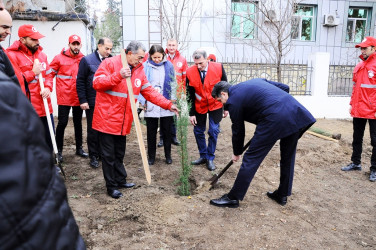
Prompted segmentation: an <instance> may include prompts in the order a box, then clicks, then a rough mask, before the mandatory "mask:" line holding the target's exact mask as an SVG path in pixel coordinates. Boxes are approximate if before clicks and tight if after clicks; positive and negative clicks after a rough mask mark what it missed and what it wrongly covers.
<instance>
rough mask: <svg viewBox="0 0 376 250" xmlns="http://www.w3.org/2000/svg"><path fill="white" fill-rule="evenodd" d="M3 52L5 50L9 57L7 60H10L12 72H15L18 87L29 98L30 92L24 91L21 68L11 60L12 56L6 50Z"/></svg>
mask: <svg viewBox="0 0 376 250" xmlns="http://www.w3.org/2000/svg"><path fill="white" fill-rule="evenodd" d="M4 52H5V54H7V56H8V58H9V61H10V63H11V64H12V66H13V69H14V73H15V74H16V77H17V79H18V82H19V83H20V87H21V90H22V93H24V95H26V97H27V98H28V99H30V93H29V92H27V91H26V86H25V79H24V77H23V75H22V71H21V69H20V68H19V67H18V65H17V64H16V63H15V62H13V60H12V58H11V57H10V55H9V52H8V51H6V50H5V51H4Z"/></svg>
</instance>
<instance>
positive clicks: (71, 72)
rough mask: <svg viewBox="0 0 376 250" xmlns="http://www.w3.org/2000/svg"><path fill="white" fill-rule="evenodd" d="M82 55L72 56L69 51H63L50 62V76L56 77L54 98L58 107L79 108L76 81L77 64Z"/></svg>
mask: <svg viewBox="0 0 376 250" xmlns="http://www.w3.org/2000/svg"><path fill="white" fill-rule="evenodd" d="M82 57H84V55H83V54H82V53H81V52H80V53H79V54H78V55H72V53H71V51H70V49H65V48H64V49H63V50H62V51H61V53H60V54H58V55H57V56H55V57H54V59H53V60H52V62H51V64H50V67H51V70H52V71H51V74H52V77H54V76H55V75H56V98H57V104H58V105H65V106H80V102H79V100H78V96H77V90H76V79H77V72H78V64H79V63H80V61H81V58H82Z"/></svg>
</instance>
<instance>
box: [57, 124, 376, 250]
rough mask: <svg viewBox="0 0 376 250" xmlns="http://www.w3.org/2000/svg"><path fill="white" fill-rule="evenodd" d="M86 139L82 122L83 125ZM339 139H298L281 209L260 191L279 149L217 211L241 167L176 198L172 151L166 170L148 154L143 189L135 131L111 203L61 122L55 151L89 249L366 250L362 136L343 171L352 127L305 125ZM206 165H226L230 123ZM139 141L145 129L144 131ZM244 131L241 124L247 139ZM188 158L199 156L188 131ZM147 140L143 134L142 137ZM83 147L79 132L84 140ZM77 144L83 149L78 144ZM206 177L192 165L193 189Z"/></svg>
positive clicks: (369, 186) (371, 193)
mask: <svg viewBox="0 0 376 250" xmlns="http://www.w3.org/2000/svg"><path fill="white" fill-rule="evenodd" d="M83 125H84V135H86V120H85V119H84V120H83ZM314 126H315V127H317V128H320V129H322V130H325V131H326V132H329V133H341V135H342V138H341V139H340V140H339V141H338V142H334V141H330V140H325V139H322V138H319V137H316V136H313V135H309V134H305V135H304V136H303V137H302V138H301V140H300V141H299V144H298V150H297V156H296V165H295V178H294V185H293V193H292V196H290V197H289V198H288V203H287V205H286V206H280V205H278V204H277V203H275V202H273V201H272V200H270V199H269V198H268V197H267V196H266V195H265V194H266V192H267V191H273V190H275V189H276V188H277V187H278V184H279V146H278V145H276V146H275V147H274V148H273V149H272V151H271V152H270V153H269V155H268V156H267V158H266V159H265V160H264V162H263V163H262V165H261V167H260V168H259V170H258V172H257V174H256V176H255V178H254V179H253V181H252V183H251V186H250V188H249V190H248V193H247V195H246V196H245V199H244V200H243V201H241V203H240V207H239V208H235V209H234V208H218V207H213V206H211V205H210V204H209V201H210V199H213V198H218V197H220V196H222V195H223V194H225V193H227V192H228V191H229V190H230V188H231V187H232V184H233V182H234V179H235V177H236V174H237V171H238V169H239V167H240V163H236V164H234V165H233V166H232V167H231V168H230V169H229V170H228V171H227V172H226V173H225V174H224V175H223V177H222V178H221V179H220V182H219V183H218V185H217V186H215V188H214V189H212V190H210V191H204V192H199V193H197V194H192V195H191V196H189V197H183V196H179V195H178V194H177V191H176V190H177V186H178V184H177V183H176V180H177V179H178V177H179V172H180V168H181V167H180V164H179V161H178V154H177V148H176V146H173V154H172V156H173V157H172V158H173V164H172V165H166V164H165V162H164V154H163V149H162V148H158V149H157V159H156V164H155V165H153V166H151V167H150V169H151V175H152V183H151V185H147V182H146V179H145V174H144V171H143V167H142V161H141V157H140V152H139V148H138V144H137V138H136V135H135V131H134V129H132V133H131V135H129V136H128V137H127V150H126V155H125V159H124V164H125V166H126V170H127V172H128V175H129V178H128V181H129V182H134V183H136V187H135V188H132V189H127V190H123V194H124V196H123V197H122V198H120V199H118V200H115V199H112V198H111V197H109V196H108V195H107V194H106V189H105V183H104V179H103V174H102V169H101V167H100V168H98V169H92V168H91V167H90V166H89V160H88V159H82V158H80V157H78V156H76V155H75V154H74V153H75V146H74V139H73V138H74V134H73V125H72V121H71V120H70V122H69V124H68V127H67V130H66V135H65V148H64V168H65V172H66V174H67V179H66V186H67V189H68V199H69V203H70V206H71V208H72V210H73V213H74V216H75V218H76V221H77V223H78V226H79V228H80V232H81V234H82V236H83V238H84V240H85V243H86V245H87V248H88V249H98V250H99V249H113V250H118V249H276V248H278V249H375V248H376V234H375V232H376V216H375V215H376V201H375V197H376V183H373V182H370V181H369V166H370V163H369V161H370V154H371V147H370V140H369V133H368V127H367V128H366V131H367V132H366V133H365V139H364V150H363V151H364V152H363V156H362V161H363V162H362V165H363V169H362V171H356V172H343V171H341V170H340V168H341V166H343V165H346V164H348V163H349V162H350V157H351V137H352V123H351V121H348V120H329V119H320V120H318V121H317V123H316V124H315V125H314ZM221 130H222V132H221V134H220V136H219V139H218V146H217V153H216V159H215V163H216V165H217V170H216V172H219V170H220V169H222V168H223V167H224V166H225V165H226V164H227V163H228V162H229V160H230V159H231V156H232V148H231V122H230V120H229V118H226V119H224V120H223V121H222V123H221ZM143 131H144V136H146V135H145V131H146V128H145V127H143ZM253 131H254V126H253V125H247V136H246V140H248V139H249V138H251V136H252V134H253ZM188 137H189V141H188V145H189V148H190V152H189V153H190V157H191V158H192V159H196V158H197V157H198V151H197V147H196V143H195V140H194V137H193V132H192V128H189V135H188ZM144 140H145V143H146V138H144ZM84 141H86V136H84ZM84 148H85V149H87V147H86V144H85V145H84ZM211 176H212V173H211V172H210V171H208V170H207V169H206V168H205V167H204V166H195V167H194V168H193V169H192V176H191V184H192V189H193V190H194V189H195V188H196V187H197V185H199V184H200V183H203V182H204V183H205V181H206V180H208V179H209V178H210V177H211Z"/></svg>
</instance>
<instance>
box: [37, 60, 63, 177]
mask: <svg viewBox="0 0 376 250" xmlns="http://www.w3.org/2000/svg"><path fill="white" fill-rule="evenodd" d="M34 63H36V64H39V60H38V59H35V61H34ZM38 77H39V84H40V90H41V91H43V90H44V84H43V76H42V73H40V74H39V76H38ZM43 105H44V110H45V112H46V119H47V124H48V130H49V131H50V136H51V141H52V147H53V149H54V153H55V159H56V163H57V166H58V167H59V169H60V170H61V173H62V174H63V176H64V179H65V172H64V169H63V166H62V165H61V162H60V161H59V157H58V154H57V145H56V140H55V133H54V129H53V128H52V121H51V115H50V108H49V107H48V102H47V99H46V98H43Z"/></svg>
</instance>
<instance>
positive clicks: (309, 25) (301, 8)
mask: <svg viewBox="0 0 376 250" xmlns="http://www.w3.org/2000/svg"><path fill="white" fill-rule="evenodd" d="M315 14H316V6H310V5H297V6H296V9H295V13H294V15H293V17H292V20H291V38H292V39H293V40H300V41H314V40H315V35H314V34H315V23H316V22H315V20H316V15H315Z"/></svg>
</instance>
